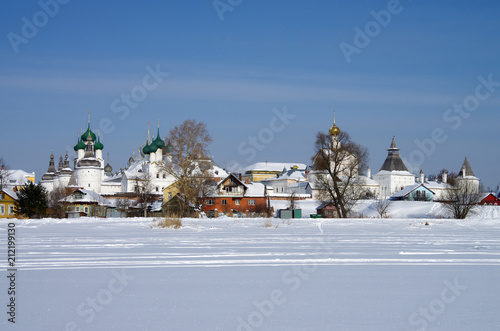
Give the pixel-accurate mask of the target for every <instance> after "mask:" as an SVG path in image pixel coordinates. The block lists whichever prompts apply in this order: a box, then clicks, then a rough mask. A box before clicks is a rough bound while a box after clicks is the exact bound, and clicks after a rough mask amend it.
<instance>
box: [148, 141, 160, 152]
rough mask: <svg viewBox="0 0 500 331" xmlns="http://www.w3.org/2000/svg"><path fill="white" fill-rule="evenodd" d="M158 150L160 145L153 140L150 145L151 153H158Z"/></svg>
mask: <svg viewBox="0 0 500 331" xmlns="http://www.w3.org/2000/svg"><path fill="white" fill-rule="evenodd" d="M157 150H158V146H156V144H155V142H154V141H153V142H152V143H151V145H149V153H156V151H157Z"/></svg>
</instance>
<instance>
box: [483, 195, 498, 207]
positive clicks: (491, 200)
mask: <svg viewBox="0 0 500 331" xmlns="http://www.w3.org/2000/svg"><path fill="white" fill-rule="evenodd" d="M479 204H480V205H487V206H500V199H498V198H497V197H496V196H495V195H494V194H493V193H490V194H488V195H487V196H485V197H484V198H483V200H481V202H480V203H479Z"/></svg>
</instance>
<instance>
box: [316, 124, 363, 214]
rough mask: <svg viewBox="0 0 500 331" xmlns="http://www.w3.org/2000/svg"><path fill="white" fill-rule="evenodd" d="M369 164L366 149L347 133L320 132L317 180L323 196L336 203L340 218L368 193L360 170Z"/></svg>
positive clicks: (317, 138)
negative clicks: (360, 175) (352, 139)
mask: <svg viewBox="0 0 500 331" xmlns="http://www.w3.org/2000/svg"><path fill="white" fill-rule="evenodd" d="M367 164H368V151H367V149H366V148H365V147H362V146H361V145H358V144H356V143H355V142H353V141H351V139H350V137H349V134H348V133H346V132H340V133H337V134H335V135H332V134H325V133H322V132H319V133H318V135H317V137H316V143H315V156H314V157H313V165H314V166H313V169H314V170H315V175H314V184H315V186H316V187H317V189H318V190H319V192H320V193H319V196H320V199H321V200H323V201H324V202H331V203H333V204H334V205H335V207H336V208H337V211H338V213H339V217H340V218H347V217H349V213H350V212H351V210H352V208H353V207H354V205H355V203H356V201H358V200H360V199H362V198H363V196H366V191H365V189H364V188H363V186H362V185H363V181H362V179H361V178H360V177H359V173H361V172H363V171H365V170H366V169H367Z"/></svg>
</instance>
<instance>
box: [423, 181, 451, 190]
mask: <svg viewBox="0 0 500 331" xmlns="http://www.w3.org/2000/svg"><path fill="white" fill-rule="evenodd" d="M425 186H426V187H427V188H428V189H430V190H446V189H448V188H450V185H449V184H446V183H443V182H435V181H430V182H425Z"/></svg>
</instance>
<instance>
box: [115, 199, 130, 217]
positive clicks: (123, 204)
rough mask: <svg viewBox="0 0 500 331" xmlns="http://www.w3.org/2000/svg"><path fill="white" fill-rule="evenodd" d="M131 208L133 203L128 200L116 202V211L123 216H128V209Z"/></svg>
mask: <svg viewBox="0 0 500 331" xmlns="http://www.w3.org/2000/svg"><path fill="white" fill-rule="evenodd" d="M130 206H131V203H130V201H129V200H127V199H118V200H116V210H118V211H119V212H120V213H121V214H122V215H123V214H125V215H127V212H128V209H129V207H130Z"/></svg>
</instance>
